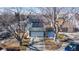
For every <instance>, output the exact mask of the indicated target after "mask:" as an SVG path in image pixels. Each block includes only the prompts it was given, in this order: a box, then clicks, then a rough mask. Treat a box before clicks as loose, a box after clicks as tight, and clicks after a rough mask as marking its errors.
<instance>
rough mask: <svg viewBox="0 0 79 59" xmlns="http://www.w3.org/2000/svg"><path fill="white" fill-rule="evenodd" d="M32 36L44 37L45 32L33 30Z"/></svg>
mask: <svg viewBox="0 0 79 59" xmlns="http://www.w3.org/2000/svg"><path fill="white" fill-rule="evenodd" d="M30 36H31V37H44V32H42V31H31V32H30Z"/></svg>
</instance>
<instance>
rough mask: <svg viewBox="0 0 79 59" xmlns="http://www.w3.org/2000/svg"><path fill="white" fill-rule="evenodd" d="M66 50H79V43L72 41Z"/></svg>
mask: <svg viewBox="0 0 79 59" xmlns="http://www.w3.org/2000/svg"><path fill="white" fill-rule="evenodd" d="M65 51H79V43H76V42H71V43H70V44H69V45H67V46H66V47H65Z"/></svg>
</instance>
